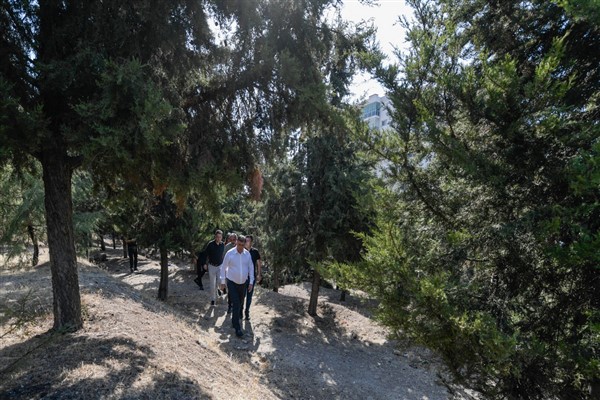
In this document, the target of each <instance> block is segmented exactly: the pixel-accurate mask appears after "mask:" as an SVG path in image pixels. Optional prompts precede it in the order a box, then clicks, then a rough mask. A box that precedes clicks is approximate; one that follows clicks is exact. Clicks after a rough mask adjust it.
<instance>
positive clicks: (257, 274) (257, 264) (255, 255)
mask: <svg viewBox="0 0 600 400" xmlns="http://www.w3.org/2000/svg"><path fill="white" fill-rule="evenodd" d="M253 242H254V238H253V237H252V235H246V250H248V251H249V252H250V257H252V264H254V282H248V284H252V286H249V285H248V284H247V285H246V286H248V288H249V290H248V291H247V293H246V312H245V315H246V321H250V304H252V295H253V294H254V288H255V287H256V283H257V282H260V281H261V279H262V275H261V267H262V261H261V259H260V253H259V252H258V250H257V249H255V248H254V247H252V243H253ZM250 287H251V288H252V289H250ZM243 304H244V303H243V301H242V306H243ZM242 308H243V307H242Z"/></svg>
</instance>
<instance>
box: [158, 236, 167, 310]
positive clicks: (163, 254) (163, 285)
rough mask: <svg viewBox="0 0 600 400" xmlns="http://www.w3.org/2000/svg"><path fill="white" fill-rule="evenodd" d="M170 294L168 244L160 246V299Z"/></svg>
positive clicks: (164, 298)
mask: <svg viewBox="0 0 600 400" xmlns="http://www.w3.org/2000/svg"><path fill="white" fill-rule="evenodd" d="M168 295H169V255H168V251H167V248H166V246H164V245H161V246H160V283H159V285H158V298H159V300H166V299H167V296H168Z"/></svg>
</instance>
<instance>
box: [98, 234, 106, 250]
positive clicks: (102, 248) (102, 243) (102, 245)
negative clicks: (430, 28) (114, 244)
mask: <svg viewBox="0 0 600 400" xmlns="http://www.w3.org/2000/svg"><path fill="white" fill-rule="evenodd" d="M98 236H99V238H100V250H101V251H106V245H105V244H104V235H102V234H100V233H99V234H98Z"/></svg>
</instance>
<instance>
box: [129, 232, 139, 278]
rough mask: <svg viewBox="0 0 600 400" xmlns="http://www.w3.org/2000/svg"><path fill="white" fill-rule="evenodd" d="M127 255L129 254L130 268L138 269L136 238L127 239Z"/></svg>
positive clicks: (131, 269) (132, 269)
mask: <svg viewBox="0 0 600 400" xmlns="http://www.w3.org/2000/svg"><path fill="white" fill-rule="evenodd" d="M127 255H128V256H129V270H130V271H131V272H133V271H137V270H138V267H137V264H138V246H137V241H136V240H135V239H127Z"/></svg>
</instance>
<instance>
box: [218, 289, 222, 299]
mask: <svg viewBox="0 0 600 400" xmlns="http://www.w3.org/2000/svg"><path fill="white" fill-rule="evenodd" d="M217 295H218V296H219V297H221V289H217Z"/></svg>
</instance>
